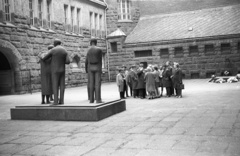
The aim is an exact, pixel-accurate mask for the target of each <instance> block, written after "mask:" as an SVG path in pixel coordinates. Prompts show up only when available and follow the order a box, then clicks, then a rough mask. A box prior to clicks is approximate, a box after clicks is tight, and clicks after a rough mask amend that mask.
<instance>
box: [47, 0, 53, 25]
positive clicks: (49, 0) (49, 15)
mask: <svg viewBox="0 0 240 156" xmlns="http://www.w3.org/2000/svg"><path fill="white" fill-rule="evenodd" d="M51 21H52V0H47V26H48V28H49V29H51V26H52V25H51Z"/></svg>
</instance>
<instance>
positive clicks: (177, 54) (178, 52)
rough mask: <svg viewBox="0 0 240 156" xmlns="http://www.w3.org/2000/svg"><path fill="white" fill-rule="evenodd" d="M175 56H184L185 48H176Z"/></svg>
mask: <svg viewBox="0 0 240 156" xmlns="http://www.w3.org/2000/svg"><path fill="white" fill-rule="evenodd" d="M174 54H175V56H183V48H182V47H175V48H174Z"/></svg>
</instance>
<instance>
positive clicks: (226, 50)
mask: <svg viewBox="0 0 240 156" xmlns="http://www.w3.org/2000/svg"><path fill="white" fill-rule="evenodd" d="M221 52H222V53H230V52H231V45H230V43H222V44H221Z"/></svg>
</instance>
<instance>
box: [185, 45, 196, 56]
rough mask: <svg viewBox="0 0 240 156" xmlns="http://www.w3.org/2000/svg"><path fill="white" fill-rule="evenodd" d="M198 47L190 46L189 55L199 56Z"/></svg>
mask: <svg viewBox="0 0 240 156" xmlns="http://www.w3.org/2000/svg"><path fill="white" fill-rule="evenodd" d="M198 48H199V47H198V45H191V46H189V48H188V50H189V55H198V54H199V49H198Z"/></svg>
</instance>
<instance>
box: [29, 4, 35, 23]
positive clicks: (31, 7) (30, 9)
mask: <svg viewBox="0 0 240 156" xmlns="http://www.w3.org/2000/svg"><path fill="white" fill-rule="evenodd" d="M29 17H30V24H31V25H33V24H34V23H33V22H34V18H33V0H29Z"/></svg>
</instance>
